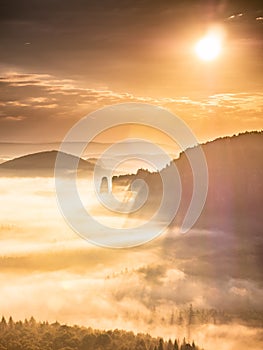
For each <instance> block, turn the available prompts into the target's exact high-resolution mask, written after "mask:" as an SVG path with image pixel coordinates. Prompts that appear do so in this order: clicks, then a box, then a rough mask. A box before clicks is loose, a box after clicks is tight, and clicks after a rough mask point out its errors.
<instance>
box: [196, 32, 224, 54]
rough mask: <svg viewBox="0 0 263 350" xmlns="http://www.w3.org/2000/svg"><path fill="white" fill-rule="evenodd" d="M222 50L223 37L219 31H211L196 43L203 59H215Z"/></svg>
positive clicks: (197, 51)
mask: <svg viewBox="0 0 263 350" xmlns="http://www.w3.org/2000/svg"><path fill="white" fill-rule="evenodd" d="M221 51H222V37H221V35H220V34H219V33H209V34H207V35H206V36H205V37H203V38H202V39H200V40H199V41H198V42H197V43H196V45H195V52H196V54H197V56H198V57H199V58H200V59H201V60H203V61H213V60H214V59H216V58H217V57H218V56H219V55H220V53H221Z"/></svg>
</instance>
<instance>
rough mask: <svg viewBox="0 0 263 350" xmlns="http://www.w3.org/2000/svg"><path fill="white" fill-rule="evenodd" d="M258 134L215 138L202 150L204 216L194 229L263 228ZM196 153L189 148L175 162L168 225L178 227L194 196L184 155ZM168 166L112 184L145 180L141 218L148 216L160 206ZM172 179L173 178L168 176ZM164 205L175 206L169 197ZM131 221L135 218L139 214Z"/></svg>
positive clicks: (261, 135)
mask: <svg viewBox="0 0 263 350" xmlns="http://www.w3.org/2000/svg"><path fill="white" fill-rule="evenodd" d="M262 146H263V132H248V133H244V134H240V135H238V136H232V137H224V138H219V139H216V140H214V141H211V142H208V143H206V144H204V145H202V149H203V151H204V154H205V157H206V161H207V166H208V174H209V184H208V195H207V199H206V203H205V207H204V210H203V212H202V215H201V216H200V218H199V220H198V222H197V224H196V226H197V227H200V228H207V229H209V228H214V227H218V228H221V229H224V228H227V229H229V227H233V228H240V229H242V230H243V229H244V228H249V227H250V228H252V227H253V228H257V229H260V227H261V223H262V214H261V211H262V210H261V208H262V203H263V185H262V178H263V156H262V149H263V147H262ZM198 147H199V146H197V147H193V148H189V149H187V150H186V151H185V152H182V153H181V154H180V157H179V158H178V159H176V160H174V161H173V162H174V164H175V165H176V167H177V169H178V172H179V174H180V177H181V182H182V198H181V204H180V208H179V211H178V213H177V216H176V219H175V220H174V222H173V224H175V225H181V224H182V220H183V218H184V216H185V213H186V211H187V208H188V207H189V204H190V200H191V197H192V192H193V176H192V170H191V166H190V164H189V161H188V158H187V154H190V153H192V154H194V152H196V151H197V148H198ZM170 172H171V166H167V167H166V168H165V169H163V170H162V171H161V172H160V173H157V172H156V173H150V172H148V171H146V170H142V169H141V170H139V171H138V172H137V174H135V175H129V176H119V177H115V178H114V183H115V185H116V184H119V185H120V184H121V185H126V186H127V185H129V184H130V183H131V182H132V181H134V180H135V179H144V181H145V182H146V183H147V185H148V187H149V193H150V194H149V197H148V200H147V202H146V204H145V205H144V207H143V209H142V210H141V215H142V216H143V215H147V216H149V213H150V212H154V211H155V210H156V209H157V208H158V206H159V205H160V200H161V198H162V180H161V176H160V175H162V174H163V173H166V175H168V176H169V174H170ZM171 176H172V175H171ZM166 205H167V206H172V205H174V198H172V196H170V197H168V198H166ZM133 215H137V216H138V215H139V214H138V212H136V213H135V214H131V216H133Z"/></svg>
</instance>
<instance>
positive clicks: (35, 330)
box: [0, 317, 201, 350]
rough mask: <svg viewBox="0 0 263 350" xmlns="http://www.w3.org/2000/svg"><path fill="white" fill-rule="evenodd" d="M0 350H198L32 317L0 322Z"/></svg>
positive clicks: (183, 344) (175, 342)
mask: <svg viewBox="0 0 263 350" xmlns="http://www.w3.org/2000/svg"><path fill="white" fill-rule="evenodd" d="M0 350H201V349H200V348H199V347H198V346H196V345H195V343H194V342H192V343H191V344H190V343H187V342H186V340H185V339H183V340H182V341H181V342H180V340H179V339H175V340H171V339H169V340H164V339H163V338H161V337H159V338H154V337H151V336H150V335H149V334H143V333H138V334H134V333H133V332H129V331H124V330H118V329H115V330H108V331H105V330H95V329H92V328H90V327H89V328H86V327H80V326H68V325H64V324H63V325H61V324H60V323H59V322H55V323H51V324H49V323H48V322H37V321H36V320H35V319H34V318H33V317H31V318H30V319H29V320H27V319H26V320H25V321H23V322H22V321H17V322H15V321H14V320H13V318H12V317H10V318H9V319H8V321H6V319H5V318H4V317H2V320H1V322H0Z"/></svg>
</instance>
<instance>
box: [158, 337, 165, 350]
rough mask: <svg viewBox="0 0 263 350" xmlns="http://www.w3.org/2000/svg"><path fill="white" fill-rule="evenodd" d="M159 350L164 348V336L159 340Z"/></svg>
mask: <svg viewBox="0 0 263 350" xmlns="http://www.w3.org/2000/svg"><path fill="white" fill-rule="evenodd" d="M158 350H164V346H163V339H162V338H161V339H160V340H159V344H158Z"/></svg>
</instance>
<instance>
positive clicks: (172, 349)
mask: <svg viewBox="0 0 263 350" xmlns="http://www.w3.org/2000/svg"><path fill="white" fill-rule="evenodd" d="M166 350H174V347H173V343H172V341H171V339H169V340H168V344H167V347H166Z"/></svg>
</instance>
